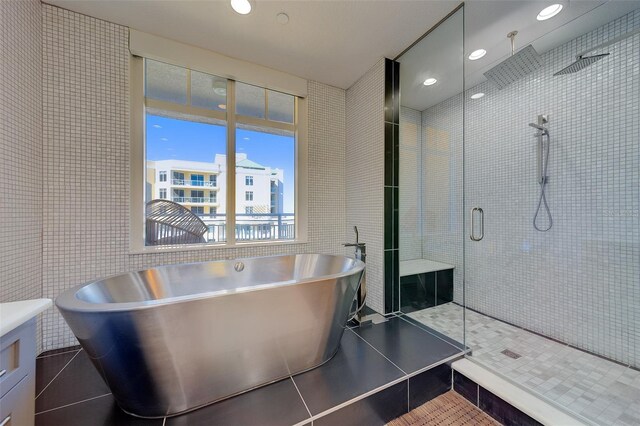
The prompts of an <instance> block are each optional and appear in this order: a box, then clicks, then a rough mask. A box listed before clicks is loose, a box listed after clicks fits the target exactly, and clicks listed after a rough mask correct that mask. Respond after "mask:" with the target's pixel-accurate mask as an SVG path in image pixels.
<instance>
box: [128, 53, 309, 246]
mask: <svg viewBox="0 0 640 426" xmlns="http://www.w3.org/2000/svg"><path fill="white" fill-rule="evenodd" d="M133 61H134V63H135V65H134V66H132V70H133V71H132V72H133V73H134V74H135V75H137V76H138V78H137V79H136V81H135V82H134V83H138V84H132V86H133V87H139V82H140V81H144V93H142V92H136V95H134V99H133V101H132V102H133V104H132V105H135V101H136V99H139V100H140V104H144V105H143V106H144V108H142V109H141V111H144V116H145V117H144V120H140V121H139V122H140V123H144V124H145V127H144V128H141V129H139V132H133V133H134V135H140V136H139V139H140V142H141V144H140V147H139V148H137V149H138V151H136V152H139V153H140V154H138V155H142V160H143V161H144V164H145V168H146V169H147V170H151V169H154V170H162V173H163V174H164V177H163V178H161V177H159V178H158V182H166V181H167V179H168V178H167V175H169V178H170V182H168V185H169V188H168V189H167V188H161V189H157V190H156V191H158V192H157V193H158V194H164V197H167V196H168V197H170V199H171V200H172V201H175V202H176V203H179V204H182V205H184V206H185V207H186V208H187V209H189V210H191V211H192V212H194V213H196V214H198V215H200V216H201V219H202V220H203V221H204V222H205V224H206V225H207V229H208V231H207V233H206V234H205V236H204V237H205V240H206V242H207V243H216V244H218V243H221V244H226V245H235V244H236V242H237V241H242V242H255V241H274V240H276V241H277V240H299V241H303V239H304V238H305V237H306V232H305V231H306V221H305V220H302V221H301V222H299V221H298V220H299V218H300V217H299V215H298V214H299V213H298V206H299V202H300V206H303V209H304V207H305V204H304V203H303V202H302V201H305V200H304V198H305V197H306V194H303V198H302V200H300V201H299V198H298V191H299V189H300V188H299V182H298V181H297V179H301V182H305V179H306V173H305V172H304V170H298V168H299V167H301V166H302V165H304V164H305V162H306V161H303V162H302V163H299V161H300V159H305V160H306V147H305V146H304V137H303V136H304V134H305V133H306V127H304V125H305V121H304V119H302V120H301V123H302V128H300V121H299V118H300V117H305V116H306V109H301V108H306V101H305V100H303V99H301V98H298V97H296V96H293V95H289V94H285V93H280V92H276V91H273V90H270V89H265V88H263V87H259V86H255V85H250V84H246V83H241V82H236V81H233V80H227V79H225V78H221V77H216V76H214V75H210V74H206V73H202V72H199V71H195V70H189V69H187V68H182V67H178V66H175V65H170V64H166V63H162V62H158V61H154V60H150V59H139V58H134V59H133ZM136 72H137V73H136ZM142 76H143V77H142ZM136 96H137V98H136ZM134 110H135V108H134ZM301 112H302V113H301ZM136 123H138V121H137V120H135V117H132V126H133V128H134V130H135V127H136V125H137V124H136ZM229 125H233V128H230V129H227V127H228V126H229ZM299 143H303V145H302V148H301V147H300V146H299ZM132 152H133V151H132ZM230 153H232V154H233V155H231V154H230ZM232 158H235V164H234V162H233V159H232ZM134 161H135V156H134V155H132V167H133V168H139V167H140V166H139V165H138V164H140V163H137V164H136V163H135V162H134ZM143 170H144V169H143ZM135 173H139V171H136V172H135ZM159 173H160V172H159ZM146 176H147V177H148V180H147V188H148V190H147V191H148V192H147V193H148V194H152V193H153V192H152V191H154V190H155V188H154V185H157V183H154V182H152V181H150V180H149V179H150V178H149V176H150V174H149V172H147V173H146ZM159 176H160V175H159ZM132 182H134V185H135V182H136V180H135V178H134V172H133V171H132ZM274 182H275V185H276V187H278V185H279V187H280V188H281V190H280V193H278V194H277V197H276V199H275V200H274ZM243 183H244V185H243ZM229 186H231V187H235V188H236V189H235V191H231V193H229V192H228V191H227V190H226V189H227V188H229ZM194 187H203V190H199V189H198V190H196V189H192V188H194ZM245 187H251V191H244V189H243V188H245ZM183 188H184V189H183ZM161 190H163V192H161ZM218 192H221V193H222V194H223V195H222V196H221V197H218ZM242 192H245V193H244V194H242ZM136 193H137V194H140V193H141V192H140V191H139V190H138V192H136ZM142 193H144V191H142ZM225 194H226V195H225ZM133 196H134V195H133V191H132V201H134V202H135V200H134V198H133ZM147 201H148V200H147ZM247 202H250V203H251V204H252V205H251V206H247V205H246V203H247ZM229 203H231V204H229ZM132 204H133V203H132ZM194 204H196V205H194ZM211 204H214V205H211ZM133 208H134V207H132V209H133ZM142 210H144V209H142ZM205 212H206V213H205ZM303 212H305V210H301V211H300V213H303ZM245 215H250V216H251V217H248V218H247V217H245ZM138 217H139V216H138ZM134 222H135V221H134ZM134 225H135V223H134ZM265 230H269V232H266V231H265ZM139 235H142V233H140V234H139ZM298 237H301V238H298ZM132 238H134V237H132ZM132 243H133V244H134V245H137V244H138V243H137V242H135V241H134V239H132ZM168 244H170V245H175V244H178V243H177V242H176V243H173V242H169V243H168ZM155 248H157V247H154V249H155Z"/></svg>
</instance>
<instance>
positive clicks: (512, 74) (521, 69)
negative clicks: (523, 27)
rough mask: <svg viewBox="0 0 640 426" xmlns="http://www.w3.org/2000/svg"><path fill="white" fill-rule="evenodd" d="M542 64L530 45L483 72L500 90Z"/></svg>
mask: <svg viewBox="0 0 640 426" xmlns="http://www.w3.org/2000/svg"><path fill="white" fill-rule="evenodd" d="M541 66H542V58H541V57H540V55H538V52H536V49H534V48H533V46H532V45H528V46H527V47H525V48H523V49H521V50H520V51H519V52H517V53H516V54H514V55H511V56H510V57H509V58H507V59H505V60H504V61H502V62H500V63H499V64H498V65H496V66H495V67H493V68H491V69H490V70H489V71H487V72H485V73H484V76H485V77H487V80H489V81H491V82H493V84H495V85H496V87H498V89H500V90H502V89H504V88H505V87H507V86H508V85H509V84H511V83H513V82H514V81H516V80H518V79H520V78H522V77H524V76H525V75H527V74H530V73H532V72H533V71H535V70H537V69H538V68H540V67H541Z"/></svg>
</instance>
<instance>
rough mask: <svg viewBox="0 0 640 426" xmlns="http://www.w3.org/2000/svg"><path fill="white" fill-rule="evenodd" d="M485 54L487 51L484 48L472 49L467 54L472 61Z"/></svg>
mask: <svg viewBox="0 0 640 426" xmlns="http://www.w3.org/2000/svg"><path fill="white" fill-rule="evenodd" d="M486 54H487V51H486V50H484V49H478V50H474V51H473V52H471V55H469V59H471V60H472V61H475V60H477V59H480V58H482V57H483V56H484V55H486Z"/></svg>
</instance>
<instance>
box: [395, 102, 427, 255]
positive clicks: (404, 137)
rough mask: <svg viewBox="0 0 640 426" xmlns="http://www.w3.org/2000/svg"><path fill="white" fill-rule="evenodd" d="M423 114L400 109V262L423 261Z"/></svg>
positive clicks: (405, 108) (404, 108)
mask: <svg viewBox="0 0 640 426" xmlns="http://www.w3.org/2000/svg"><path fill="white" fill-rule="evenodd" d="M421 170H422V114H421V113H420V111H416V110H414V109H411V108H408V107H400V172H399V178H400V207H399V213H400V224H399V232H400V261H403V260H412V259H422V217H423V215H422V203H421V200H422V192H423V189H422V176H421Z"/></svg>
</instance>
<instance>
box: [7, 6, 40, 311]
mask: <svg viewBox="0 0 640 426" xmlns="http://www.w3.org/2000/svg"><path fill="white" fill-rule="evenodd" d="M40 7H41V6H40V2H39V1H38V0H28V1H27V0H25V1H14V0H3V1H0V58H2V61H1V62H0V113H1V115H0V117H1V118H0V147H1V148H0V192H1V193H2V201H1V202H0V224H1V226H0V302H12V301H16V300H23V299H33V298H38V297H40V295H41V292H42V236H41V232H42V188H43V185H44V182H43V179H44V176H43V174H42V149H41V145H42V126H41V115H42V80H41V75H42V68H41V66H42V63H41V59H40V58H41V55H42V35H41V25H40V16H41V13H40Z"/></svg>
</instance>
